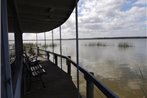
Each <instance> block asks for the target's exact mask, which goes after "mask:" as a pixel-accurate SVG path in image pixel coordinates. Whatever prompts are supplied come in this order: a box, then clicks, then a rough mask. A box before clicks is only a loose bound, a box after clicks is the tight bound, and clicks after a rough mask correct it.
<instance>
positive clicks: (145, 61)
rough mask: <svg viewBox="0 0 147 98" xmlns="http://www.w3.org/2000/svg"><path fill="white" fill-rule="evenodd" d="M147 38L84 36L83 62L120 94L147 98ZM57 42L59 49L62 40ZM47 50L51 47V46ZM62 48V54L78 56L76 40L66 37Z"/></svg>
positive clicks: (82, 63) (122, 96)
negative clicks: (85, 37) (89, 38)
mask: <svg viewBox="0 0 147 98" xmlns="http://www.w3.org/2000/svg"><path fill="white" fill-rule="evenodd" d="M146 42H147V39H122V40H118V39H117V40H81V41H80V66H82V67H84V68H85V69H87V70H88V71H90V72H94V74H95V76H96V77H97V79H98V80H100V81H102V82H103V83H104V84H106V85H107V86H108V87H109V88H111V89H112V90H113V91H115V92H116V93H117V94H118V95H119V96H120V98H147V95H146V92H147V51H146V50H147V48H146ZM49 43H50V42H49ZM55 43H56V44H57V46H56V47H55V52H56V53H60V51H59V50H60V49H59V41H55ZM120 43H123V44H122V46H121V45H120ZM124 43H125V44H124ZM126 43H127V44H126ZM119 45H120V46H119ZM123 45H124V46H123ZM128 45H129V46H128ZM47 50H50V51H52V47H48V49H47ZM62 50H63V53H62V54H63V55H65V56H71V57H72V59H73V60H76V55H75V54H76V45H75V41H74V40H69V41H63V44H62ZM83 81H84V80H83ZM83 81H82V82H81V85H83V84H82V83H84V82H83ZM95 96H96V97H95V98H97V96H98V95H97V94H96V95H95Z"/></svg>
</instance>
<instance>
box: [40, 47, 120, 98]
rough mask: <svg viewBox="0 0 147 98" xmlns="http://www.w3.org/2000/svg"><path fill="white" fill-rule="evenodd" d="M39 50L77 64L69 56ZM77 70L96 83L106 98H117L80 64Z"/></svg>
mask: <svg viewBox="0 0 147 98" xmlns="http://www.w3.org/2000/svg"><path fill="white" fill-rule="evenodd" d="M39 50H41V51H45V52H46V53H50V54H52V55H56V56H59V57H61V58H64V59H66V60H68V61H69V62H70V63H72V64H73V65H74V66H75V67H77V64H76V63H75V62H74V61H73V60H71V59H70V58H68V57H66V56H63V55H60V54H57V53H54V52H50V51H46V50H43V49H39ZM79 70H80V71H81V72H82V73H83V74H84V75H85V76H86V77H87V78H88V79H89V80H90V81H91V82H92V83H94V84H95V85H96V87H97V88H99V89H100V90H101V91H102V92H103V93H104V94H105V95H106V96H107V97H108V98H119V97H118V96H117V95H116V94H114V93H113V92H112V90H110V89H109V88H107V87H106V86H105V85H104V84H103V83H101V82H100V81H98V80H97V79H96V78H95V77H94V76H93V75H92V74H91V73H90V72H88V71H87V70H86V69H84V68H82V67H81V66H79Z"/></svg>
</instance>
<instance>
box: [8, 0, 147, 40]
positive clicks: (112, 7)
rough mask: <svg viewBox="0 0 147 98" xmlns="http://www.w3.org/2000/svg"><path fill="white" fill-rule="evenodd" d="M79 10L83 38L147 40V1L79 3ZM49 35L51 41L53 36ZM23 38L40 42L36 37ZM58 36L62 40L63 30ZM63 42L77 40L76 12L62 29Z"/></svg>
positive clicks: (57, 31)
mask: <svg viewBox="0 0 147 98" xmlns="http://www.w3.org/2000/svg"><path fill="white" fill-rule="evenodd" d="M78 7H79V9H78V11H79V16H78V19H79V37H110V36H111V37H120V36H121V37H123V36H147V0H79V3H78ZM46 35H47V38H49V39H50V38H51V32H46ZM10 36H11V37H10V39H13V37H12V34H11V35H10ZM23 36H24V39H35V38H36V35H35V34H23ZM54 36H55V38H59V28H56V29H55V30H54ZM38 38H40V39H43V38H44V34H38ZM62 38H75V11H73V13H72V14H71V16H70V18H69V19H68V20H67V21H66V22H65V23H64V24H63V25H62Z"/></svg>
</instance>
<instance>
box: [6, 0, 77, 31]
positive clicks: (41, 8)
mask: <svg viewBox="0 0 147 98" xmlns="http://www.w3.org/2000/svg"><path fill="white" fill-rule="evenodd" d="M75 4H76V0H16V6H17V13H18V16H19V19H20V25H21V28H22V31H23V32H25V33H40V32H46V31H50V30H52V29H54V28H57V27H58V26H60V25H62V24H63V23H64V22H65V21H66V20H67V19H68V18H69V16H70V15H71V13H72V11H73V9H74V7H75ZM8 27H9V28H8V29H9V32H13V13H12V11H11V8H10V7H8Z"/></svg>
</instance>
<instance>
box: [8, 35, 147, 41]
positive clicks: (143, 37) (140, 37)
mask: <svg viewBox="0 0 147 98" xmlns="http://www.w3.org/2000/svg"><path fill="white" fill-rule="evenodd" d="M94 39H147V36H136V37H95V38H79V40H94ZM54 40H60V39H54ZM62 40H76V38H67V39H62ZM9 41H14V40H9ZM23 41H36V40H35V39H32V40H31V39H28V40H27V39H26V40H23ZM38 41H44V39H38ZM46 41H52V39H46Z"/></svg>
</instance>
